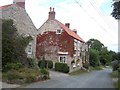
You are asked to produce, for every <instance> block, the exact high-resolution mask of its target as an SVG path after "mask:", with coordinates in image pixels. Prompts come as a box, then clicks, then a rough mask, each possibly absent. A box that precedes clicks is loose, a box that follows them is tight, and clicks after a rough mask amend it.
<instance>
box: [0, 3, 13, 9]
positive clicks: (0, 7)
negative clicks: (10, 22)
mask: <svg viewBox="0 0 120 90" xmlns="http://www.w3.org/2000/svg"><path fill="white" fill-rule="evenodd" d="M12 5H14V4H9V5H5V6H0V9H2V8H7V7H9V6H12Z"/></svg>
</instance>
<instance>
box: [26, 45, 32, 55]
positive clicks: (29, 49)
mask: <svg viewBox="0 0 120 90" xmlns="http://www.w3.org/2000/svg"><path fill="white" fill-rule="evenodd" d="M27 54H29V55H30V54H32V43H29V44H28V46H27Z"/></svg>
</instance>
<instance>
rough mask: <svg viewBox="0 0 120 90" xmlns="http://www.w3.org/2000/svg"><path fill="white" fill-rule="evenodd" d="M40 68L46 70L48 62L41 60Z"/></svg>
mask: <svg viewBox="0 0 120 90" xmlns="http://www.w3.org/2000/svg"><path fill="white" fill-rule="evenodd" d="M38 66H39V67H40V68H42V69H43V68H46V67H47V62H46V60H40V61H39V62H38Z"/></svg>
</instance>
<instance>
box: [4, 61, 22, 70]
mask: <svg viewBox="0 0 120 90" xmlns="http://www.w3.org/2000/svg"><path fill="white" fill-rule="evenodd" d="M20 68H22V64H21V63H19V62H17V63H7V64H6V65H5V67H4V69H3V70H4V71H8V70H11V69H14V70H18V69H20Z"/></svg>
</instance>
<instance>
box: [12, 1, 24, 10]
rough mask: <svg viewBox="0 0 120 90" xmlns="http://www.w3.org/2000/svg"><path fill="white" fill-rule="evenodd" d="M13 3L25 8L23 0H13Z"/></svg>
mask: <svg viewBox="0 0 120 90" xmlns="http://www.w3.org/2000/svg"><path fill="white" fill-rule="evenodd" d="M13 3H14V4H17V5H18V6H20V7H22V8H24V9H25V0H14V1H13Z"/></svg>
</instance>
